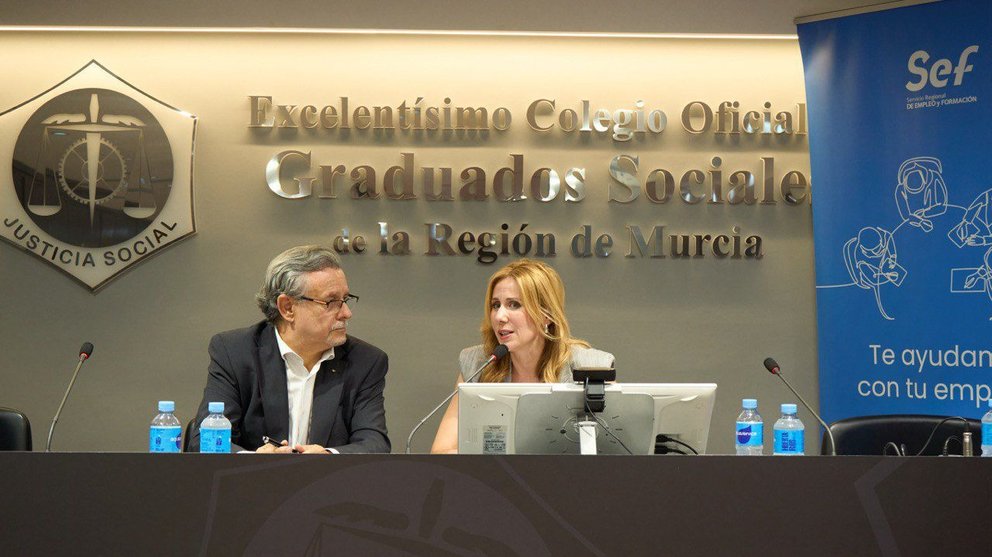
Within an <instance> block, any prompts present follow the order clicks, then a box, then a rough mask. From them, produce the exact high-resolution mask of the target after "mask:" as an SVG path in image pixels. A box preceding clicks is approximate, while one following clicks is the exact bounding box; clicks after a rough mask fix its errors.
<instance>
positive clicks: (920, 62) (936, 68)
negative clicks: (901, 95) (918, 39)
mask: <svg viewBox="0 0 992 557" xmlns="http://www.w3.org/2000/svg"><path fill="white" fill-rule="evenodd" d="M976 52H978V45H977V44H973V45H971V46H969V47H968V48H966V49H964V50H963V51H962V52H961V56H960V57H958V65H957V66H953V67H954V85H961V80H962V79H964V74H966V73H968V72H970V71H971V65H970V64H968V57H969V56H971V55H972V54H974V53H976ZM929 59H930V53H929V52H927V51H925V50H917V51H916V52H914V53H913V54H912V56H910V57H909V64H907V67H908V69H909V73H911V74H913V75H917V76H919V78H920V79H919V81H915V82H914V81H907V82H906V89H909V90H910V91H919V90H920V89H923V88H924V87H926V85H927V83H928V82H929V83H930V84H931V85H933V86H934V87H938V88H943V87H946V86H947V76H948V74H950V73H951V67H952V66H951V61H950V60H948V59H947V58H941V59H940V60H937V61H936V62H934V63H933V65H932V66H930V70H929V72H928V71H927V68H926V63H927V60H929Z"/></svg>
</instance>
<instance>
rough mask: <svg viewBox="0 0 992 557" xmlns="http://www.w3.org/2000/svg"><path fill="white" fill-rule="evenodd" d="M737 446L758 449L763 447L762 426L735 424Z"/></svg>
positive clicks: (748, 423)
mask: <svg viewBox="0 0 992 557" xmlns="http://www.w3.org/2000/svg"><path fill="white" fill-rule="evenodd" d="M737 444H738V445H746V446H748V447H760V446H762V445H764V444H765V435H764V424H762V423H751V422H737Z"/></svg>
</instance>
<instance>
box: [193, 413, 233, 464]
mask: <svg viewBox="0 0 992 557" xmlns="http://www.w3.org/2000/svg"><path fill="white" fill-rule="evenodd" d="M207 409H208V410H209V411H210V414H209V415H208V416H207V417H206V418H204V419H203V423H201V424H200V452H201V453H229V452H231V421H230V420H228V419H227V418H225V417H224V403H223V402H211V403H210V404H208V405H207Z"/></svg>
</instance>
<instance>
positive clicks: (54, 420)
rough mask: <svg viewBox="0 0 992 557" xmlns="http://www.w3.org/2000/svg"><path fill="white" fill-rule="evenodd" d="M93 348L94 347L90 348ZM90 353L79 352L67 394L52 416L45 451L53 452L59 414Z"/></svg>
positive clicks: (63, 396)
mask: <svg viewBox="0 0 992 557" xmlns="http://www.w3.org/2000/svg"><path fill="white" fill-rule="evenodd" d="M90 350H92V348H90ZM89 357H90V355H89V354H87V353H85V352H82V353H80V354H79V363H77V364H76V370H75V371H73V372H72V379H70V380H69V388H68V389H66V390H65V394H64V395H62V402H60V403H59V409H58V410H57V411H56V412H55V417H54V418H52V427H50V428H49V429H48V443H46V444H45V452H46V453H49V452H52V436H53V435H55V424H57V423H58V421H59V415H61V414H62V407H63V406H65V401H66V399H68V398H69V391H71V390H72V385H73V383H75V382H76V376H77V375H79V368H81V367H83V362H85V361H86V360H87V358H89Z"/></svg>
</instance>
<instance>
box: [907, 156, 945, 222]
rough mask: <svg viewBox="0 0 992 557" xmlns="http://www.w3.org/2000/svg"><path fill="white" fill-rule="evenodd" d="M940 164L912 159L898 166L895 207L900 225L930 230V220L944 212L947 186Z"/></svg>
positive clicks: (927, 160) (930, 158)
mask: <svg viewBox="0 0 992 557" xmlns="http://www.w3.org/2000/svg"><path fill="white" fill-rule="evenodd" d="M942 173H943V168H942V167H941V164H940V161H939V160H937V159H935V158H933V157H914V158H912V159H908V160H906V161H904V162H903V163H902V164H901V165H900V166H899V183H898V185H896V191H895V198H896V207H897V208H898V209H899V216H900V217H902V222H903V223H909V224H910V225H911V226H915V227H917V228H921V229H923V231H924V232H930V231H931V230H933V221H931V220H930V218H929V217H937V216H940V215H943V214H944V213H946V212H947V185H946V184H945V183H944V177H943V175H942Z"/></svg>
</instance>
